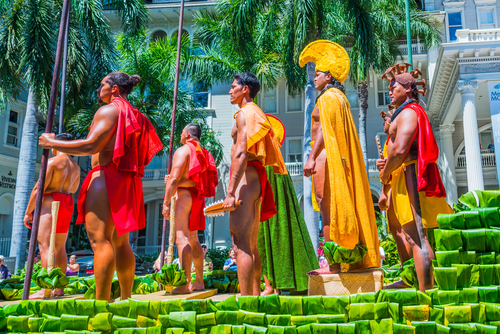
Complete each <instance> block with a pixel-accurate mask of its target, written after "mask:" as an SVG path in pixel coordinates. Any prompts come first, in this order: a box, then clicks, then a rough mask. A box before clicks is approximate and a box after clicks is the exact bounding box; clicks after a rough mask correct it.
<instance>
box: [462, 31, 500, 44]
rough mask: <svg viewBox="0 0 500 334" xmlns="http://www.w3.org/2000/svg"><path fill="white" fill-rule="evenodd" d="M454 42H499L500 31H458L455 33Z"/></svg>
mask: <svg viewBox="0 0 500 334" xmlns="http://www.w3.org/2000/svg"><path fill="white" fill-rule="evenodd" d="M455 35H456V36H457V40H456V41H455V42H459V43H464V42H483V41H500V29H475V30H470V29H460V30H457V31H456V32H455Z"/></svg>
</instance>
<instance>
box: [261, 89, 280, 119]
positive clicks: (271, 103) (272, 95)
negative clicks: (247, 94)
mask: <svg viewBox="0 0 500 334" xmlns="http://www.w3.org/2000/svg"><path fill="white" fill-rule="evenodd" d="M261 98H262V103H261V104H260V107H261V108H262V110H263V111H264V112H265V113H269V114H277V113H278V87H274V88H267V87H266V86H264V85H263V89H262V94H261Z"/></svg>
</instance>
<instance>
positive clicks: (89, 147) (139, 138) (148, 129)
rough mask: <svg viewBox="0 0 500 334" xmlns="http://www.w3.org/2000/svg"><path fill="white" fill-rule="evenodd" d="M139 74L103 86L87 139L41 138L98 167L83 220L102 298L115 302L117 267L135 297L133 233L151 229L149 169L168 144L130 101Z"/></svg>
mask: <svg viewBox="0 0 500 334" xmlns="http://www.w3.org/2000/svg"><path fill="white" fill-rule="evenodd" d="M140 80H141V78H140V77H139V76H138V75H132V76H129V75H127V74H126V73H123V72H113V73H110V74H108V75H107V76H106V77H105V78H104V79H103V80H102V81H101V85H100V87H99V88H98V89H97V93H98V96H99V102H100V103H101V102H103V103H106V105H105V106H102V107H101V108H99V110H97V112H96V113H95V115H94V119H93V121H92V125H91V126H90V131H89V134H88V136H87V138H85V139H80V140H74V141H69V142H68V141H61V140H56V139H55V136H54V134H53V133H44V134H42V135H41V136H40V139H39V144H40V146H42V147H43V148H47V149H56V150H57V151H60V152H63V153H67V154H70V155H77V156H88V155H92V167H93V168H92V170H91V171H90V172H89V173H88V175H87V177H86V178H85V180H84V182H83V184H82V188H81V190H80V196H79V198H78V205H77V206H78V219H77V224H83V223H84V224H85V227H86V229H87V235H88V237H89V239H90V244H91V246H92V250H93V251H94V274H95V284H96V291H95V292H96V299H99V300H110V297H111V281H112V279H113V274H114V272H115V269H116V273H117V275H118V281H119V283H120V294H121V300H124V299H127V298H130V297H131V295H132V286H133V283H134V272H135V257H134V253H133V252H132V248H131V247H130V244H129V233H130V232H131V231H137V230H139V229H142V228H144V227H145V214H144V195H143V192H142V180H141V178H142V177H143V176H144V168H145V167H146V166H147V165H148V164H149V162H150V161H151V159H152V158H153V156H154V155H155V154H156V153H157V152H158V151H160V150H161V149H162V148H163V146H162V144H161V141H160V139H159V138H158V136H157V135H156V132H155V130H154V128H153V126H152V124H151V122H149V120H148V119H147V118H146V117H145V116H144V115H142V114H141V113H140V112H139V111H138V110H137V109H135V108H133V107H132V106H131V105H130V103H129V102H128V101H127V95H128V94H130V93H131V92H132V89H133V88H134V87H135V86H136V85H137V84H138V83H139V82H140Z"/></svg>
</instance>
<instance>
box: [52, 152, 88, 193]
mask: <svg viewBox="0 0 500 334" xmlns="http://www.w3.org/2000/svg"><path fill="white" fill-rule="evenodd" d="M49 164H50V165H51V170H52V177H51V178H50V182H49V184H48V185H47V187H46V189H45V193H53V192H59V193H63V194H70V193H75V192H76V191H77V190H78V185H79V183H80V166H78V164H77V163H76V161H75V160H74V159H73V158H71V157H70V156H69V155H68V154H59V155H57V156H55V157H53V158H51V159H50V160H49Z"/></svg>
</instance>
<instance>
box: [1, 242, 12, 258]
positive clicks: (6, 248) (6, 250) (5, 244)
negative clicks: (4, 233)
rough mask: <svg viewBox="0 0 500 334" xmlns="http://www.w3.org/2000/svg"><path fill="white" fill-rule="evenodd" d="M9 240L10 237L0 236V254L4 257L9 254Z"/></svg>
mask: <svg viewBox="0 0 500 334" xmlns="http://www.w3.org/2000/svg"><path fill="white" fill-rule="evenodd" d="M10 240H11V238H10V237H5V238H0V255H3V256H5V257H8V256H9V253H10Z"/></svg>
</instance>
